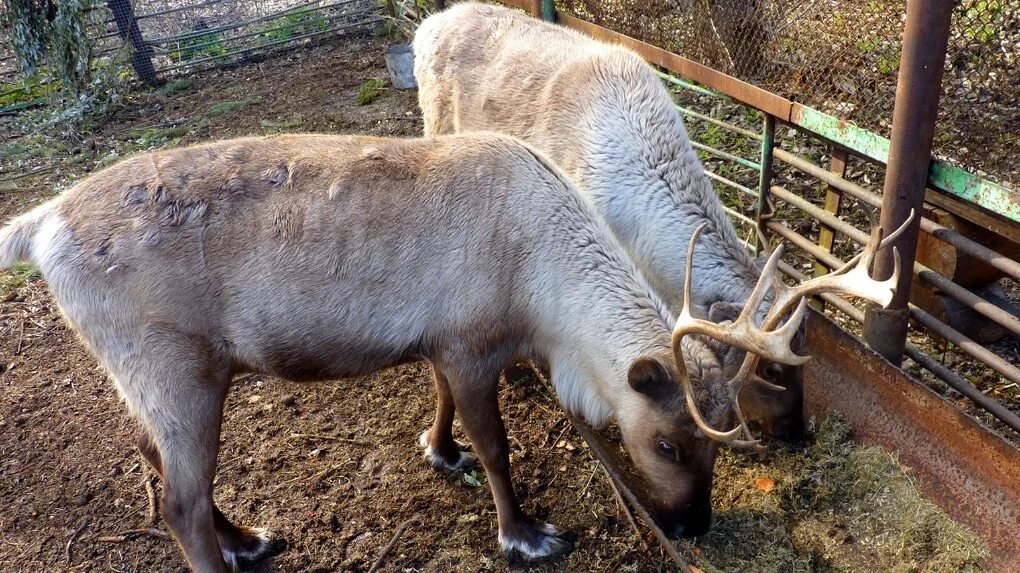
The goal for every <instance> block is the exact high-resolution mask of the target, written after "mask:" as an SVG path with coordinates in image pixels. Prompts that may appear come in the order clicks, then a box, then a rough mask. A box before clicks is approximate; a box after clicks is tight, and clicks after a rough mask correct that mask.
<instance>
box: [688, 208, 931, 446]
mask: <svg viewBox="0 0 1020 573" xmlns="http://www.w3.org/2000/svg"><path fill="white" fill-rule="evenodd" d="M913 219H914V212H913V211H911V212H910V216H909V217H908V218H907V220H906V221H905V222H904V223H903V225H901V226H900V227H899V228H898V229H896V231H894V232H893V233H891V234H890V235H889V236H888V237H886V238H885V239H884V240H883V239H882V231H881V229H880V228H877V227H876V228H875V229H873V230H872V232H871V239H870V240H869V241H868V244H867V245H865V247H864V250H863V251H862V252H861V253H860V254H859V255H857V256H856V257H854V258H853V259H851V260H850V261H849V262H848V263H846V264H845V265H843V266H842V267H841V268H839V269H837V270H836V271H833V272H831V273H829V274H827V275H823V276H820V277H817V278H815V279H812V280H809V281H807V282H804V283H801V284H799V285H797V286H795V287H787V286H785V285H784V284H783V283H782V281H780V280H779V278H778V276H777V268H778V265H779V259H780V258H781V257H782V254H783V246H782V245H780V246H779V247H778V248H776V250H775V251H774V252H773V253H772V254H771V255H770V256H769V258H768V261H767V262H766V263H765V268H764V269H762V274H761V278H759V279H758V283H757V284H756V285H755V287H754V290H753V291H751V296H750V297H748V300H747V304H746V305H745V306H744V308H743V310H741V312H740V316H738V317H737V320H735V321H734V322H732V323H729V324H716V323H714V322H711V321H707V320H701V319H697V318H694V317H693V316H691V312H690V304H691V303H690V301H691V274H692V272H693V265H692V263H693V261H694V246H695V244H696V242H697V239H698V237H699V236H700V235H701V232H702V231H703V230H704V228H705V224H703V225H701V226H700V227H698V228H697V229H696V230H695V231H694V234H693V235H692V236H691V242H690V245H689V247H688V249H687V268H686V273H687V274H686V276H685V277H684V303H683V308H682V309H681V310H680V316H679V317H678V318H677V322H676V326H675V327H674V329H673V356H674V359H675V361H676V363H677V368H678V369H679V371H680V382H681V384H682V385H683V388H684V394H685V397H686V400H687V407H688V409H689V410H690V412H691V417H692V418H693V419H694V423H695V424H697V426H698V428H699V429H701V431H702V432H703V433H704V434H705V435H706V436H708V437H709V438H711V439H713V440H717V441H720V442H724V443H727V444H730V445H732V446H737V447H751V446H756V445H757V444H758V440H756V439H754V437H753V436H752V435H751V430H750V428H749V427H748V425H747V421H746V420H745V419H744V414H743V412H741V410H740V403H739V401H738V394H739V393H740V389H741V388H742V387H743V386H744V384H746V383H747V382H748V381H749V380H751V379H752V378H754V371H755V368H757V366H758V360H760V359H761V358H766V359H768V360H771V361H773V362H781V363H783V364H791V365H799V364H803V363H804V362H806V361H807V360H808V359H809V357H805V356H799V355H797V354H796V353H795V352H794V351H793V349H792V348H791V344H792V342H793V337H794V336H795V335H796V333H797V329H798V328H799V325H800V323H801V321H802V320H803V318H804V313H805V312H806V309H807V298H808V297H809V296H812V295H817V294H821V293H826V292H831V293H837V294H842V295H846V296H855V297H858V298H862V299H865V300H870V301H872V302H875V303H878V304H880V305H882V306H887V305H888V304H889V303H890V301H891V300H892V296H893V292H894V291H895V289H896V284H897V282H898V280H899V274H900V258H899V251H897V250H896V248H895V247H893V261H894V269H893V274H892V276H891V277H889V278H888V279H887V280H884V281H878V280H875V279H872V278H871V275H870V274H869V269H870V267H871V263H872V262H873V261H874V258H875V254H876V253H878V251H879V250H881V249H883V248H885V247H886V246H888V245H889V243H891V242H892V241H894V240H895V239H896V238H897V237H899V236H900V235H901V234H902V233H903V232H904V231H905V230H906V229H907V227H908V226H909V225H910V223H911V221H913ZM770 287H772V288H775V289H776V291H777V293H778V296H777V297H776V300H775V302H774V303H773V305H772V307H771V308H770V309H769V312H768V313H767V314H766V315H765V319H764V320H763V321H762V324H761V326H757V325H756V324H755V322H754V319H755V316H756V315H757V312H758V308H759V307H760V306H761V304H762V303H763V302H764V300H765V295H766V294H767V292H768V289H769V288H770ZM794 306H796V309H795V310H794ZM791 310H793V314H792V316H790V319H789V320H787V321H786V324H784V325H783V326H781V327H780V326H779V324H780V322H781V321H782V319H783V317H785V316H786V315H787V314H789V313H790V311H791ZM777 327H778V328H777ZM688 334H702V335H705V336H710V337H712V338H714V339H716V340H719V341H720V342H723V343H725V344H728V345H730V346H735V347H737V348H741V349H743V350H745V351H747V356H746V357H745V358H744V362H743V363H742V364H741V366H740V370H738V371H737V374H736V375H735V376H734V377H733V378H732V379H730V380H729V381H728V382H727V389H728V391H729V397H730V400H731V401H732V403H733V409H734V411H735V412H736V415H737V421H738V425H737V427H736V428H733V429H732V430H730V431H728V432H721V431H719V430H716V429H715V428H712V427H711V426H710V425H709V424H708V423H707V422H706V421H705V419H704V417H703V416H702V415H701V410H700V409H699V408H698V404H697V401H696V400H695V399H694V394H693V387H692V384H691V380H690V377H689V376H688V373H687V368H686V364H685V363H684V361H683V353H682V351H681V347H680V341H681V340H682V339H683V337H684V336H687V335H688ZM740 433H743V434H744V439H741V438H739V437H738V436H739V434H740Z"/></svg>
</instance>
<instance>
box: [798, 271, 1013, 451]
mask: <svg viewBox="0 0 1020 573" xmlns="http://www.w3.org/2000/svg"><path fill="white" fill-rule="evenodd" d="M779 270H781V271H782V272H784V273H786V274H787V275H788V276H790V277H791V278H793V280H795V281H798V282H804V281H806V280H808V277H807V276H805V275H804V274H802V273H800V272H799V271H797V270H796V269H794V268H793V267H791V266H790V265H788V264H786V263H785V262H783V261H780V262H779ZM819 298H821V299H823V300H824V301H825V302H826V303H827V304H829V305H831V306H832V307H833V308H835V309H836V310H838V311H840V312H842V313H843V314H845V315H847V316H849V317H850V318H851V319H853V320H855V321H857V322H859V323H861V324H864V311H862V310H861V309H859V308H857V307H855V306H854V305H852V304H850V302H848V301H846V300H844V299H842V298H840V297H838V296H836V295H834V294H832V293H823V294H821V295H819ZM905 352H906V354H907V356H908V357H909V358H910V359H911V360H913V361H914V362H916V363H917V365H918V366H920V367H922V368H924V369H925V370H927V371H929V372H931V373H932V374H934V375H935V376H937V377H938V378H939V379H941V380H942V381H944V382H945V383H946V384H949V385H950V386H952V387H953V388H954V389H955V390H956V391H957V392H959V393H960V394H962V395H964V396H966V397H967V398H968V399H969V400H970V401H971V402H974V403H975V404H976V405H977V406H978V407H980V408H982V409H983V410H985V411H986V412H988V413H989V414H991V415H992V416H994V417H995V418H996V419H997V420H999V421H1000V422H1002V423H1003V424H1005V425H1007V426H1009V428H1011V429H1012V430H1014V431H1016V432H1018V433H1020V416H1018V415H1017V414H1016V413H1014V412H1013V411H1011V410H1009V409H1008V408H1006V407H1005V406H1003V405H1002V404H1000V403H999V402H998V401H997V400H995V399H994V398H990V397H988V396H987V395H985V393H984V392H982V391H981V390H980V389H978V387H977V386H975V385H973V384H971V383H970V381H968V380H967V379H965V378H964V377H962V376H960V375H959V374H957V373H956V372H953V371H952V370H950V369H949V368H948V367H947V366H946V365H945V364H942V363H941V362H939V361H937V360H935V359H934V358H932V357H930V356H928V355H927V354H925V353H924V352H923V351H922V350H921V349H920V348H918V347H916V346H914V345H913V344H910V343H907V345H906V348H905Z"/></svg>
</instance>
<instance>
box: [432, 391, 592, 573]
mask: <svg viewBox="0 0 1020 573" xmlns="http://www.w3.org/2000/svg"><path fill="white" fill-rule="evenodd" d="M448 384H449V389H450V393H451V395H452V397H453V401H454V403H455V404H456V407H457V411H458V412H459V413H460V420H461V423H462V424H463V425H464V431H465V433H467V436H468V439H470V440H471V445H472V447H473V448H474V451H475V454H477V455H478V459H479V460H481V462H482V465H483V466H484V467H485V474H486V476H487V477H488V479H489V487H490V488H491V490H492V497H493V499H494V500H495V502H496V513H497V516H498V519H499V544H500V546H501V547H502V548H503V551H504V552H505V553H506V554H507V555H508V556H510V557H513V556H514V555H519V556H520V557H522V558H524V559H525V560H528V561H533V560H540V559H546V558H552V557H557V556H559V555H563V554H564V553H567V552H569V551H570V549H571V547H572V544H571V542H570V541H569V540H568V539H566V538H565V537H564V536H563V535H562V534H561V533H560V531H559V529H557V528H556V527H554V526H552V525H549V524H538V523H535V522H534V521H533V520H531V519H530V518H528V517H527V516H525V515H524V512H523V511H521V507H520V504H518V502H517V496H516V495H515V494H514V488H513V484H512V483H511V480H510V445H509V443H508V442H507V436H506V427H505V426H504V425H503V418H502V416H501V414H500V412H499V402H498V392H497V388H498V384H499V372H498V371H496V372H495V373H491V374H490V375H488V376H486V377H483V378H481V379H475V378H473V377H472V378H467V377H461V376H456V375H453V374H452V372H450V377H449V379H448Z"/></svg>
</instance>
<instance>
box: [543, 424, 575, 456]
mask: <svg viewBox="0 0 1020 573" xmlns="http://www.w3.org/2000/svg"><path fill="white" fill-rule="evenodd" d="M569 429H570V422H569V421H567V423H566V424H563V430H561V431H560V435H558V436H556V439H555V440H553V441H552V444H550V445H549V447H548V448H546V451H547V452H551V451H552V450H554V449H555V448H556V444H558V443H559V441H560V440H561V439H562V438H563V434H566V433H567V430H569Z"/></svg>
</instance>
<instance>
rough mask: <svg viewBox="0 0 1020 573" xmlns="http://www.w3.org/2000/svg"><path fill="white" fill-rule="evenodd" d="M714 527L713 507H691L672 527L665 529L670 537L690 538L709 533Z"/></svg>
mask: <svg viewBox="0 0 1020 573" xmlns="http://www.w3.org/2000/svg"><path fill="white" fill-rule="evenodd" d="M711 528H712V508H711V506H708V505H706V506H705V507H701V508H698V507H691V508H690V510H689V511H688V512H685V513H684V515H683V516H682V517H681V519H680V520H678V521H677V522H676V523H675V524H674V525H673V527H672V528H671V529H667V530H666V531H665V533H666V535H667V536H669V538H670V539H680V538H684V539H690V538H692V537H698V536H700V535H704V534H706V533H708V531H709V530H710V529H711Z"/></svg>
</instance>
